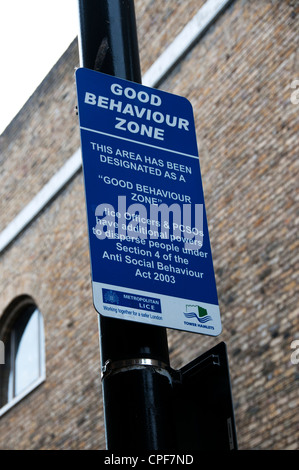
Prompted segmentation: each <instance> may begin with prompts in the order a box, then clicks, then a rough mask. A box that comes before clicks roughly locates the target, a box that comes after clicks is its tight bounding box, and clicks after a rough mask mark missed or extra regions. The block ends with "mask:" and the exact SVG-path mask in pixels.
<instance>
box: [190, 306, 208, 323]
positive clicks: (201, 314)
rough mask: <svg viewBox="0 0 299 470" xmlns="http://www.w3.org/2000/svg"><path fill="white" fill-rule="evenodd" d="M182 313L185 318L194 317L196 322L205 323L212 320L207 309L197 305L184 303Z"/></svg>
mask: <svg viewBox="0 0 299 470" xmlns="http://www.w3.org/2000/svg"><path fill="white" fill-rule="evenodd" d="M184 315H185V317H186V318H196V320H197V321H198V323H207V322H208V321H211V320H212V317H211V316H210V315H208V311H207V310H206V309H205V308H203V307H200V306H199V305H186V312H184Z"/></svg>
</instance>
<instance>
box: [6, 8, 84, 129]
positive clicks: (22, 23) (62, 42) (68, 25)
mask: <svg viewBox="0 0 299 470" xmlns="http://www.w3.org/2000/svg"><path fill="white" fill-rule="evenodd" d="M78 24H79V21H78V1H77V0H0V63H1V73H0V77H1V79H0V134H1V133H2V132H3V131H4V129H5V128H6V126H7V125H8V124H9V123H10V121H11V120H12V119H13V118H14V117H15V115H16V114H17V113H18V111H19V110H20V109H21V107H22V106H23V105H24V104H25V103H26V101H27V100H28V98H29V97H30V96H31V95H32V93H33V92H34V90H35V89H36V88H37V87H38V85H39V84H40V83H41V82H42V80H43V79H44V78H45V76H46V75H47V73H48V72H49V71H50V70H51V68H52V67H53V65H54V64H55V63H56V62H57V60H58V59H59V58H60V57H61V56H62V54H63V53H64V51H65V50H66V49H67V48H68V46H69V45H70V43H71V42H72V41H73V39H74V38H75V37H76V36H77V35H78V28H79V26H78Z"/></svg>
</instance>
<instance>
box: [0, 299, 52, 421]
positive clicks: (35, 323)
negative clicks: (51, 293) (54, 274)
mask: <svg viewBox="0 0 299 470" xmlns="http://www.w3.org/2000/svg"><path fill="white" fill-rule="evenodd" d="M0 340H1V341H2V342H3V343H4V358H5V360H4V364H2V365H1V366H0V416H1V415H2V414H3V413H4V412H5V411H6V410H7V409H9V408H10V407H11V406H12V405H14V404H15V403H17V402H18V401H19V400H21V398H23V397H24V396H25V395H27V394H28V393H29V392H31V391H32V390H33V388H35V387H36V386H37V385H39V384H40V383H41V382H42V381H43V380H45V354H44V327H43V317H42V314H41V312H40V311H39V309H38V308H37V306H36V304H35V303H34V301H33V300H32V299H31V297H29V296H21V297H18V298H17V299H15V300H14V301H13V302H12V303H11V304H10V306H9V307H8V308H7V309H6V310H5V312H4V314H3V315H2V317H1V323H0Z"/></svg>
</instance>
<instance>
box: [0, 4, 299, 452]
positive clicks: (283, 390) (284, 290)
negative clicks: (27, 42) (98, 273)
mask: <svg viewBox="0 0 299 470" xmlns="http://www.w3.org/2000/svg"><path fill="white" fill-rule="evenodd" d="M203 3H204V2H198V1H196V0H193V1H191V0H189V1H187V2H185V1H174V0H170V1H168V2H152V1H150V0H136V3H135V8H136V16H137V24H138V34H139V46H140V57H141V67H142V71H143V73H144V72H145V71H146V70H147V68H148V67H149V66H150V65H151V63H152V62H153V61H154V60H155V59H156V58H157V57H158V56H159V54H160V53H161V52H163V50H164V49H165V47H166V46H167V45H168V44H169V43H170V42H171V40H172V39H173V38H174V37H175V36H176V34H177V33H178V32H179V31H180V30H181V29H182V28H183V27H184V26H185V24H186V23H187V22H188V21H189V20H190V19H191V18H192V16H193V15H194V14H195V13H196V12H197V10H198V8H199V7H200V6H201V5H202V4H203ZM298 18H299V2H298V1H270V0H260V1H257V0H253V1H250V2H246V1H243V0H236V1H235V2H233V3H232V5H231V6H230V7H229V8H228V9H227V10H226V11H225V12H224V14H223V15H222V16H221V17H220V18H219V19H218V20H217V22H216V23H215V24H214V25H213V26H212V27H211V28H210V29H209V31H208V32H207V33H206V34H205V35H204V36H203V37H202V38H201V39H200V40H199V41H198V43H197V44H196V45H195V46H194V47H193V48H192V49H191V51H190V52H189V53H188V54H187V56H186V57H185V58H184V59H183V60H182V61H180V63H179V64H178V66H177V67H176V68H175V69H174V70H173V71H172V73H171V74H170V76H168V78H167V79H166V80H165V81H164V82H163V83H162V84H161V89H164V90H166V91H169V92H172V93H176V94H179V95H183V96H185V97H187V98H188V99H189V100H190V101H191V102H192V104H193V107H194V113H195V121H196V129H197V136H198V147H199V153H200V164H201V171H202V178H203V186H204V191H205V200H206V208H207V214H208V222H209V231H210V238H211V245H212V252H213V259H214V268H215V274H216V281H217V288H218V296H219V302H220V309H221V314H222V323H223V332H222V334H221V336H220V337H219V338H210V337H205V336H198V335H194V334H190V333H184V332H181V331H174V330H169V331H168V338H169V347H170V355H171V365H172V367H174V368H179V367H181V366H182V365H184V364H186V363H188V362H189V361H190V360H192V359H194V358H196V357H197V356H198V355H200V354H201V353H203V352H204V351H206V350H207V349H209V348H210V347H212V346H213V345H215V344H218V342H219V341H221V340H223V341H225V342H226V343H227V347H228V353H229V359H230V370H231V379H232V389H233V397H234V402H235V415H236V424H237V431H238V441H239V447H240V449H297V448H298V438H299V431H298V425H297V421H298V420H297V419H296V418H297V417H296V412H297V409H298V404H299V396H298V378H299V369H298V367H299V366H298V365H296V364H292V362H291V352H292V350H291V343H292V341H293V340H294V339H296V338H297V339H298V338H299V321H298V306H297V304H298V302H297V301H298V288H297V277H296V275H297V274H298V237H297V230H296V229H297V227H296V203H298V197H297V192H298V183H297V181H298V156H297V153H298V144H297V142H298V130H299V105H295V104H292V102H291V100H290V97H291V93H292V91H293V90H292V89H291V87H290V85H291V82H292V81H293V80H294V79H296V78H297V79H299V70H298V53H297V50H298V39H297V36H298V34H297V32H298ZM77 65H78V53H77V44H76V41H75V42H74V43H73V44H72V45H71V46H70V48H69V50H68V51H67V52H66V54H65V55H64V56H63V58H62V59H61V60H60V61H59V62H58V63H57V64H56V66H55V67H54V69H53V70H52V71H51V73H50V74H49V75H48V77H47V78H46V79H45V81H44V82H43V83H42V84H41V86H40V87H39V89H38V90H37V92H36V93H35V94H34V95H33V96H32V97H31V99H30V100H29V101H28V103H27V104H26V105H25V106H24V108H23V109H22V111H21V112H20V113H19V115H18V116H17V117H16V119H15V120H14V121H13V122H12V123H11V125H10V126H9V127H8V128H7V129H6V131H5V132H4V134H3V135H2V136H1V149H2V150H1V160H2V162H3V163H2V170H3V172H2V173H1V175H0V178H1V180H0V182H1V185H0V187H1V195H2V197H1V227H5V225H6V224H7V223H8V222H10V221H11V220H12V219H13V217H14V216H15V215H16V214H17V213H18V212H19V210H21V209H22V207H23V205H24V204H26V203H27V202H29V201H30V200H31V198H32V197H33V196H34V195H35V194H36V192H37V191H38V190H39V189H41V188H42V186H43V185H44V184H45V183H46V182H47V181H48V180H49V179H50V177H51V176H52V175H53V174H55V172H56V171H57V170H58V169H59V168H60V167H61V166H62V165H63V163H64V162H65V161H66V160H67V158H69V157H70V156H71V155H72V153H73V152H74V151H75V150H76V149H77V148H78V146H79V130H78V122H77V118H76V116H75V113H74V107H75V105H76V97H75V84H74V74H73V72H74V68H75V67H76V66H77ZM1 273H3V275H2V279H1V281H2V282H1V286H0V310H1V311H3V310H4V309H5V307H6V306H7V305H8V304H9V303H10V302H11V301H12V300H13V299H14V298H15V297H16V296H18V295H21V294H24V293H25V294H29V295H31V296H32V297H33V298H34V299H35V300H36V303H37V305H38V306H39V308H40V310H41V312H42V313H43V316H44V323H45V338H46V381H45V383H43V384H42V385H41V386H40V387H39V388H38V389H36V390H35V391H33V392H32V393H31V394H30V395H28V396H27V397H26V398H25V399H23V400H22V401H21V402H20V403H19V404H18V405H16V406H15V407H14V408H12V409H11V410H10V411H9V412H8V413H7V414H5V415H4V416H2V417H1V418H0V448H1V449H103V448H105V437H104V423H103V408H102V401H101V381H100V357H99V348H98V326H97V314H96V312H95V310H94V308H93V305H92V298H91V285H90V273H89V253H88V240H87V231H86V219H85V202H84V189H83V181H82V173H79V174H78V175H77V176H76V177H74V179H73V180H72V181H71V183H70V184H68V185H67V187H66V188H65V189H64V190H63V191H62V192H61V193H60V194H59V195H58V197H56V198H55V200H54V201H52V203H51V204H49V205H48V207H47V208H46V209H45V210H44V211H43V212H42V214H41V215H40V216H39V217H38V218H37V219H36V220H35V221H34V222H33V223H32V224H31V225H30V226H29V227H28V228H27V229H26V230H25V231H24V232H23V233H22V234H21V235H20V236H19V237H18V238H17V240H16V241H15V242H14V243H13V244H12V245H11V246H10V247H9V248H8V249H7V250H6V251H5V252H4V253H3V254H2V256H1Z"/></svg>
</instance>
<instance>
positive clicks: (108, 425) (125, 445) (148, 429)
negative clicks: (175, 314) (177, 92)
mask: <svg viewBox="0 0 299 470" xmlns="http://www.w3.org/2000/svg"><path fill="white" fill-rule="evenodd" d="M78 5H79V20H80V31H79V51H80V65H81V66H82V67H86V68H90V69H93V70H96V71H99V72H103V73H106V74H109V75H113V76H116V77H119V78H123V79H126V80H130V81H133V82H137V83H141V70H140V62H139V51H138V40H137V28H136V19H135V10H134V1H133V0H78ZM99 331H100V350H101V363H102V386H103V403H104V415H105V429H106V444H107V449H108V450H114V449H117V450H122V449H123V450H129V449H132V450H134V449H135V450H163V449H168V450H169V449H174V448H175V437H174V435H175V432H174V428H175V427H174V422H173V409H172V387H173V384H172V377H171V369H170V366H169V352H168V344H167V333H166V328H163V327H159V326H154V325H144V324H140V323H134V322H131V321H126V320H118V319H111V318H106V317H104V316H102V315H99Z"/></svg>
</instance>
